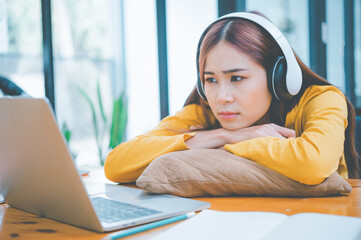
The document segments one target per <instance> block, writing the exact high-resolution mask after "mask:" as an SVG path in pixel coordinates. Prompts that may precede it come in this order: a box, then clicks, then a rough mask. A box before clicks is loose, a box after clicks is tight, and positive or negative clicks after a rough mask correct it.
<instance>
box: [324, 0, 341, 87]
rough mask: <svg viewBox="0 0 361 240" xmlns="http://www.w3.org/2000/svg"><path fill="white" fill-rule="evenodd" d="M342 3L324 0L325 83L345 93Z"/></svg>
mask: <svg viewBox="0 0 361 240" xmlns="http://www.w3.org/2000/svg"><path fill="white" fill-rule="evenodd" d="M343 12H344V7H343V1H335V0H326V22H327V31H326V42H327V50H326V51H327V59H326V62H327V81H329V82H330V83H332V84H333V85H335V86H336V87H338V88H340V89H341V90H342V91H345V68H344V45H345V40H344V39H345V31H344V14H343Z"/></svg>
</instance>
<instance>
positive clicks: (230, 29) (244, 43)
mask: <svg viewBox="0 0 361 240" xmlns="http://www.w3.org/2000/svg"><path fill="white" fill-rule="evenodd" d="M222 40H223V41H226V42H228V43H230V44H231V45H233V46H234V47H236V48H237V49H239V51H240V52H242V53H245V54H247V55H248V56H250V57H251V58H252V59H253V60H254V61H255V62H256V63H258V64H259V65H261V66H263V67H264V68H265V70H266V72H269V71H271V66H272V65H273V61H274V59H276V57H277V56H282V55H283V54H282V51H281V49H280V47H279V46H278V44H277V43H276V41H275V40H274V39H273V38H272V37H271V36H270V34H269V33H268V32H267V31H265V30H264V29H263V28H261V27H259V26H258V25H256V24H254V23H252V22H250V21H247V20H244V19H224V20H221V21H218V22H216V23H215V24H213V25H212V27H211V28H210V29H209V31H208V32H207V34H206V35H205V37H204V39H203V42H202V46H201V49H200V54H199V62H198V63H197V64H199V75H200V77H201V80H202V82H203V83H204V79H203V72H204V67H205V62H206V57H207V54H208V53H209V52H210V51H211V49H212V48H213V47H214V46H215V45H216V44H217V43H218V42H220V41H222ZM296 59H297V62H298V64H299V65H300V67H301V70H302V75H303V83H302V88H301V90H300V92H299V93H298V94H297V95H296V96H294V97H293V98H292V99H291V100H289V101H279V100H277V99H276V98H275V97H273V99H272V102H271V106H270V111H269V112H270V114H271V115H270V119H271V122H273V123H275V124H278V125H281V126H284V125H285V119H286V115H287V113H288V112H289V111H291V110H292V108H293V107H294V106H296V104H297V103H298V102H299V100H300V98H301V96H302V95H303V93H304V91H305V90H306V89H307V87H309V86H311V85H331V84H330V83H329V82H327V81H326V80H325V79H324V78H322V77H321V76H319V75H317V74H316V73H314V72H313V71H312V70H311V69H309V68H308V67H307V66H306V65H305V64H304V63H303V62H302V61H301V60H300V59H299V58H298V56H297V55H296ZM346 102H347V109H348V117H347V120H348V126H347V128H346V130H345V142H344V154H345V159H346V165H347V170H348V174H349V177H350V178H358V176H359V175H358V171H359V166H358V155H357V152H356V148H355V110H354V108H353V106H352V104H351V103H350V101H349V100H348V99H347V97H346ZM189 104H198V105H200V106H201V108H202V113H203V115H204V116H203V117H204V119H205V120H206V124H207V126H206V127H205V129H206V130H209V129H216V128H220V127H221V126H220V124H219V122H218V121H217V120H215V121H214V119H215V118H214V116H212V115H213V114H212V111H211V109H210V107H209V105H208V104H207V102H206V101H205V100H203V99H202V98H201V97H200V96H199V94H198V92H197V90H196V88H194V89H193V91H192V92H191V94H190V95H189V96H188V98H187V100H186V102H185V104H184V106H186V105H189Z"/></svg>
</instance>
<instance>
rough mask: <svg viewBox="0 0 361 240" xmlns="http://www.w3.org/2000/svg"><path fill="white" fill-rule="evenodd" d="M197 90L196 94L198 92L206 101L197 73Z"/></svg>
mask: <svg viewBox="0 0 361 240" xmlns="http://www.w3.org/2000/svg"><path fill="white" fill-rule="evenodd" d="M197 91H198V94H199V95H200V96H201V97H202V98H203V99H204V100H205V101H207V97H206V94H205V93H204V88H203V84H202V80H201V78H200V77H199V74H198V78H197Z"/></svg>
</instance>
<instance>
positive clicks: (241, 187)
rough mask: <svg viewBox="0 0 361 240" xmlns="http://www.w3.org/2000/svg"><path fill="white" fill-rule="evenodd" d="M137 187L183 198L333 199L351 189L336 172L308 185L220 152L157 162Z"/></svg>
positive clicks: (168, 156) (176, 154)
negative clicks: (319, 197)
mask: <svg viewBox="0 0 361 240" xmlns="http://www.w3.org/2000/svg"><path fill="white" fill-rule="evenodd" d="M136 184H137V186H138V187H140V188H143V189H145V190H148V191H150V192H153V193H168V194H173V195H178V196H183V197H198V196H227V195H256V196H289V197H307V196H330V195H340V194H341V195H344V194H347V193H350V192H351V190H352V188H351V186H350V184H348V182H347V181H346V180H344V179H343V178H342V177H341V176H340V175H339V174H338V173H337V172H335V173H333V174H332V175H331V176H330V177H329V178H327V179H326V180H325V181H324V182H323V183H321V184H319V185H314V186H309V185H305V184H302V183H299V182H296V181H294V180H291V179H289V178H287V177H285V176H283V175H281V174H279V173H277V172H275V171H273V170H271V169H268V168H266V167H264V166H262V165H260V164H258V163H255V162H253V161H250V160H247V159H245V158H241V157H239V156H236V155H234V154H231V153H229V152H226V151H222V150H217V149H197V150H185V151H178V152H173V153H168V154H165V155H162V156H160V157H158V158H157V159H155V160H154V161H153V162H152V163H151V164H150V165H149V166H148V167H147V168H146V169H145V171H144V172H143V173H142V175H141V176H140V177H139V178H138V179H137V181H136Z"/></svg>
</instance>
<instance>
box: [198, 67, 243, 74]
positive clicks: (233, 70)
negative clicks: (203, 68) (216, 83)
mask: <svg viewBox="0 0 361 240" xmlns="http://www.w3.org/2000/svg"><path fill="white" fill-rule="evenodd" d="M247 70H248V69H246V68H233V69H229V70H224V71H222V72H223V73H224V74H228V73H234V72H241V71H247ZM203 74H207V75H214V73H213V72H204V73H203Z"/></svg>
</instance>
